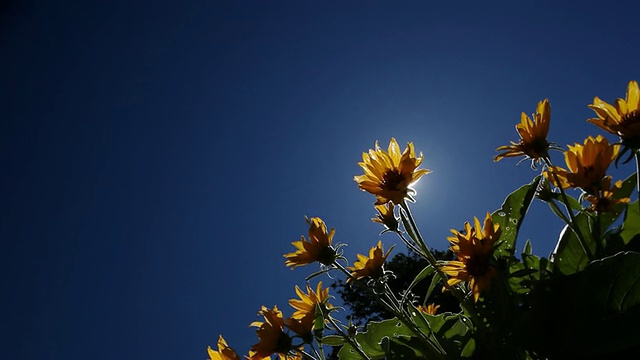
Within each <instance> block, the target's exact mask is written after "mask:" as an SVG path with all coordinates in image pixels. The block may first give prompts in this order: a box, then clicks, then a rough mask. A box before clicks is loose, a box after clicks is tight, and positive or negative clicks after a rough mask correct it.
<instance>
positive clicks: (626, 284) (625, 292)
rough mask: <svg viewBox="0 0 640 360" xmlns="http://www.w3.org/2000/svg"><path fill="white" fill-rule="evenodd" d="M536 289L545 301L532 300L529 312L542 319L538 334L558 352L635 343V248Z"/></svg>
mask: <svg viewBox="0 0 640 360" xmlns="http://www.w3.org/2000/svg"><path fill="white" fill-rule="evenodd" d="M540 295H541V296H540V297H539V298H538V299H539V300H540V302H542V303H545V304H546V305H543V306H539V305H540V304H537V305H538V306H539V307H536V306H534V316H533V317H534V318H541V319H545V322H546V324H545V326H544V327H545V332H546V333H545V334H544V335H546V336H547V338H548V339H547V341H549V342H550V343H549V345H550V346H551V348H552V349H553V350H552V352H554V353H556V354H557V355H559V358H567V357H566V356H568V355H571V356H570V357H571V358H584V356H585V355H587V354H588V355H589V356H595V355H599V354H606V353H610V352H614V351H619V350H623V349H625V348H629V347H637V346H640V327H639V326H637V324H638V323H640V253H636V252H621V253H618V254H616V255H614V256H610V257H606V258H604V259H601V260H596V261H593V262H592V263H591V264H589V265H588V266H587V267H586V268H585V269H584V270H583V271H580V272H577V273H575V274H572V275H569V276H564V277H557V278H555V279H553V280H552V281H550V282H549V283H548V290H546V291H543V292H542V293H541V294H540ZM541 335H542V334H541ZM563 356H564V357H563ZM603 358H604V357H603Z"/></svg>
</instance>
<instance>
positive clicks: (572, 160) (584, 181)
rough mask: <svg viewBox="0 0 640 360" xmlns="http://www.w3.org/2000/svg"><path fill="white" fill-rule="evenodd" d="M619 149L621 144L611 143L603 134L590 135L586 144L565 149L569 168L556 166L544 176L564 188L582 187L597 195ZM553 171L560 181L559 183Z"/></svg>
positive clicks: (585, 141) (565, 157)
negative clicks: (594, 136)
mask: <svg viewBox="0 0 640 360" xmlns="http://www.w3.org/2000/svg"><path fill="white" fill-rule="evenodd" d="M619 149H620V146H619V145H609V141H607V139H605V138H604V137H602V136H601V135H598V136H597V137H596V138H595V139H594V138H593V137H591V136H589V137H588V138H587V139H585V140H584V144H577V143H576V144H575V145H574V146H571V145H569V150H567V151H565V153H564V159H565V162H566V163H567V168H568V170H565V169H563V168H561V167H557V166H554V167H552V168H551V170H550V171H545V172H544V176H546V177H547V179H549V181H551V182H552V183H553V184H554V185H556V186H559V187H562V188H563V189H567V188H570V187H571V188H581V189H582V190H584V191H586V192H587V193H588V194H592V195H595V194H596V193H597V192H598V191H599V190H600V189H602V183H603V180H604V178H605V176H606V173H607V169H608V168H609V165H610V164H611V162H612V161H613V160H614V159H615V158H616V156H617V154H618V150H619ZM553 173H555V175H556V176H557V177H558V180H559V181H560V183H557V181H556V179H555V178H556V177H555V176H553Z"/></svg>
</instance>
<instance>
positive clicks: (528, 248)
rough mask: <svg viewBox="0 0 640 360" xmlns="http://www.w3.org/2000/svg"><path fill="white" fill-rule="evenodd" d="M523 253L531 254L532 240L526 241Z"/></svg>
mask: <svg viewBox="0 0 640 360" xmlns="http://www.w3.org/2000/svg"><path fill="white" fill-rule="evenodd" d="M522 253H523V255H531V240H527V242H525V243H524V250H523V251H522Z"/></svg>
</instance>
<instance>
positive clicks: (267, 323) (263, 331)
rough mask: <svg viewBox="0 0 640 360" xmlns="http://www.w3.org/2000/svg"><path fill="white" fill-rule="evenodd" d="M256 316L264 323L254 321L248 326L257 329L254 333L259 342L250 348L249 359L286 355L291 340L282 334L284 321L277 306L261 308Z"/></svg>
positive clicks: (289, 348)
mask: <svg viewBox="0 0 640 360" xmlns="http://www.w3.org/2000/svg"><path fill="white" fill-rule="evenodd" d="M258 315H261V316H263V317H264V321H254V322H253V323H251V325H249V326H255V327H257V328H258V330H256V333H257V334H258V338H259V339H260V342H258V343H257V344H255V345H253V346H252V347H251V351H253V354H251V355H250V359H263V358H265V357H267V356H270V355H271V354H279V355H286V354H287V353H289V351H290V350H291V338H290V337H289V335H287V334H286V333H285V332H284V319H283V318H282V312H281V311H280V310H278V307H277V306H274V307H273V309H269V308H267V307H266V306H262V308H261V309H260V311H259V312H258Z"/></svg>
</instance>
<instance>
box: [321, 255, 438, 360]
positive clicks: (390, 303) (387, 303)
mask: <svg viewBox="0 0 640 360" xmlns="http://www.w3.org/2000/svg"><path fill="white" fill-rule="evenodd" d="M334 265H336V267H337V268H338V269H340V270H341V271H342V272H344V273H345V274H346V275H347V276H348V277H349V278H350V279H353V280H356V279H355V278H354V277H353V276H352V275H351V273H349V271H348V270H347V269H346V268H345V267H344V266H342V264H340V263H338V262H337V261H335V262H334ZM366 289H367V291H370V292H371V293H372V294H373V295H374V297H375V298H376V300H377V301H378V303H380V304H382V306H384V307H385V308H386V309H387V310H388V311H390V312H392V313H394V314H396V316H397V317H398V320H400V322H401V323H403V324H404V325H406V326H407V327H409V328H410V329H411V331H413V332H414V333H415V334H416V335H418V336H420V337H421V338H423V339H424V340H425V341H426V342H427V343H428V344H429V345H431V347H432V348H433V349H434V350H435V351H436V353H437V354H438V355H440V356H442V351H444V349H443V348H442V346H441V345H440V344H439V343H438V342H437V340H436V343H435V344H434V341H433V340H431V339H430V338H429V337H428V336H427V335H426V334H425V333H423V332H422V331H421V330H420V329H419V328H418V327H417V326H416V325H415V324H414V323H413V322H412V321H410V319H407V317H406V316H404V313H403V311H402V309H400V307H399V303H398V299H396V298H395V296H393V292H392V291H391V288H389V286H388V285H387V284H385V292H384V295H385V298H386V300H385V299H383V298H381V297H380V294H377V293H376V292H375V291H371V289H370V288H368V287H366ZM329 318H330V317H329ZM334 326H335V325H334ZM352 346H353V344H352ZM354 347H355V346H354ZM441 349H442V350H441Z"/></svg>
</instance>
